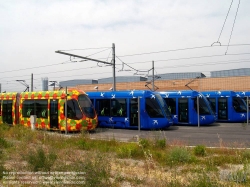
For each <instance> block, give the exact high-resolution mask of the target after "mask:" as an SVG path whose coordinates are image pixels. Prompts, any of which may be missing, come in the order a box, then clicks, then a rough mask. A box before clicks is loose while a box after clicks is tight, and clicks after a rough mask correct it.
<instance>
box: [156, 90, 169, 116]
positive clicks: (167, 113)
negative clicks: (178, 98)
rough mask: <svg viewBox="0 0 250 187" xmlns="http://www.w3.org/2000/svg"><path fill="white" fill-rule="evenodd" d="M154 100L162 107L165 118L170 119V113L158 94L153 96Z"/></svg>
mask: <svg viewBox="0 0 250 187" xmlns="http://www.w3.org/2000/svg"><path fill="white" fill-rule="evenodd" d="M155 96H156V98H157V99H158V100H159V102H160V105H161V106H162V108H163V109H164V111H165V113H166V116H167V117H168V118H171V113H170V111H169V108H168V106H167V103H166V102H165V100H164V99H163V98H162V97H161V96H160V95H159V94H155Z"/></svg>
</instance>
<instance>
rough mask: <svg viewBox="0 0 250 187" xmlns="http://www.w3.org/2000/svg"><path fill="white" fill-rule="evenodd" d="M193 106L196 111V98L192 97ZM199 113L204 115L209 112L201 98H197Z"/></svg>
mask: <svg viewBox="0 0 250 187" xmlns="http://www.w3.org/2000/svg"><path fill="white" fill-rule="evenodd" d="M194 108H195V110H196V111H197V99H196V98H195V99H194ZM199 114H200V115H206V114H211V112H210V110H209V108H208V105H207V103H206V102H205V101H204V99H203V98H199Z"/></svg>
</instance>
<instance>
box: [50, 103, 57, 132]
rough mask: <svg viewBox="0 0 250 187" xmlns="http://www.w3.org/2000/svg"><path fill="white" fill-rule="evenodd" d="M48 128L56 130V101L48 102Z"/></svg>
mask: <svg viewBox="0 0 250 187" xmlns="http://www.w3.org/2000/svg"><path fill="white" fill-rule="evenodd" d="M50 128H57V129H58V99H53V100H50Z"/></svg>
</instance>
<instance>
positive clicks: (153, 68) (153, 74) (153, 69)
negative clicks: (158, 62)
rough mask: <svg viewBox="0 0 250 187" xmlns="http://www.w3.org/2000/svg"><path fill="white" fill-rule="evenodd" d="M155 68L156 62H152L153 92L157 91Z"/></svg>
mask: <svg viewBox="0 0 250 187" xmlns="http://www.w3.org/2000/svg"><path fill="white" fill-rule="evenodd" d="M154 71H155V67H154V61H152V76H153V77H152V90H153V92H154V91H155V73H154Z"/></svg>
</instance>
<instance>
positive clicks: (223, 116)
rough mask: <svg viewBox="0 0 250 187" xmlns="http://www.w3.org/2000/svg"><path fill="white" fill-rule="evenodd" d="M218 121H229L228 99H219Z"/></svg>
mask: <svg viewBox="0 0 250 187" xmlns="http://www.w3.org/2000/svg"><path fill="white" fill-rule="evenodd" d="M218 119H220V120H228V111H227V98H218Z"/></svg>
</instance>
